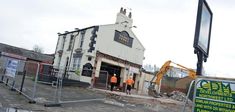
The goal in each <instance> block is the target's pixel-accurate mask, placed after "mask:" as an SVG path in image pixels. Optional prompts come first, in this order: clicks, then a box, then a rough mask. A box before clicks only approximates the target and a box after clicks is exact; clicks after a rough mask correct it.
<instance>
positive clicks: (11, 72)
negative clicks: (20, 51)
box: [5, 59, 18, 78]
mask: <svg viewBox="0 0 235 112" xmlns="http://www.w3.org/2000/svg"><path fill="white" fill-rule="evenodd" d="M17 65H18V61H17V60H13V59H9V60H8V62H7V66H6V73H5V75H6V76H9V77H12V78H14V77H15V75H16V70H17Z"/></svg>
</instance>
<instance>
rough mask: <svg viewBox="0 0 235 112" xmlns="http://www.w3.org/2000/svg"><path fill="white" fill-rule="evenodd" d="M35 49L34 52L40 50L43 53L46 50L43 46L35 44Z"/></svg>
mask: <svg viewBox="0 0 235 112" xmlns="http://www.w3.org/2000/svg"><path fill="white" fill-rule="evenodd" d="M33 51H34V52H38V53H43V52H44V51H43V48H42V47H40V46H39V45H34V46H33Z"/></svg>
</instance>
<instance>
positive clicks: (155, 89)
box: [148, 60, 196, 97]
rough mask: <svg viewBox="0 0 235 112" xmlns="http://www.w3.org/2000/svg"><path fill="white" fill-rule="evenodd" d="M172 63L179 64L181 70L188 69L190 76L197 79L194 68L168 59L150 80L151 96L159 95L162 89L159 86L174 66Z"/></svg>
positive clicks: (149, 92)
mask: <svg viewBox="0 0 235 112" xmlns="http://www.w3.org/2000/svg"><path fill="white" fill-rule="evenodd" d="M171 63H173V64H175V65H177V66H179V67H177V68H179V69H181V70H184V71H187V72H188V76H189V77H191V78H192V79H195V78H196V72H195V71H194V70H193V69H190V68H187V67H185V66H182V65H180V64H177V63H174V62H172V61H170V60H169V61H166V62H165V63H164V64H163V66H162V67H161V68H160V70H159V72H158V73H156V75H155V76H154V77H153V78H152V80H151V82H150V86H149V88H148V90H149V91H148V94H149V95H151V96H154V97H158V96H159V95H158V94H159V91H160V88H159V85H160V82H161V80H162V78H163V76H164V75H165V74H166V72H167V71H168V70H170V69H172V68H173V66H171Z"/></svg>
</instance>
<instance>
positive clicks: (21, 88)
mask: <svg viewBox="0 0 235 112" xmlns="http://www.w3.org/2000/svg"><path fill="white" fill-rule="evenodd" d="M25 75H26V70H25V69H24V72H23V77H22V81H21V85H20V94H21V93H22V90H23V87H24V80H25Z"/></svg>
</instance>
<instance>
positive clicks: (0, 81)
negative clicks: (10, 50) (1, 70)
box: [0, 75, 4, 83]
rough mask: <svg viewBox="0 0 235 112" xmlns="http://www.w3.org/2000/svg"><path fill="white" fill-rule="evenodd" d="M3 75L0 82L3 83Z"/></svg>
mask: <svg viewBox="0 0 235 112" xmlns="http://www.w3.org/2000/svg"><path fill="white" fill-rule="evenodd" d="M3 79H4V75H2V77H1V80H0V83H3Z"/></svg>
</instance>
